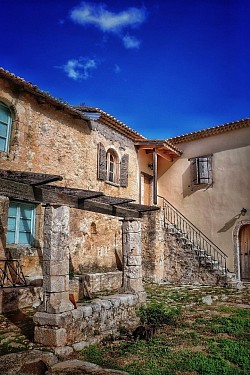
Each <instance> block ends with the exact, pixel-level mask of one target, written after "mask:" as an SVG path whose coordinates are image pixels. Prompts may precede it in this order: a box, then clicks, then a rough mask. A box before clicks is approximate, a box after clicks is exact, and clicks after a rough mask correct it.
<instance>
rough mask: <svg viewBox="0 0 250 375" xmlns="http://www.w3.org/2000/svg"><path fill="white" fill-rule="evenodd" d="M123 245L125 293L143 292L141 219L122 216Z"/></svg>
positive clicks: (123, 286)
mask: <svg viewBox="0 0 250 375" xmlns="http://www.w3.org/2000/svg"><path fill="white" fill-rule="evenodd" d="M122 246H123V283H122V291H123V292H125V293H131V292H133V293H138V292H143V291H144V288H143V284H142V255H141V221H140V220H139V219H134V218H124V219H123V221H122Z"/></svg>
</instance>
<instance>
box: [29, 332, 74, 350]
mask: <svg viewBox="0 0 250 375" xmlns="http://www.w3.org/2000/svg"><path fill="white" fill-rule="evenodd" d="M34 340H35V342H37V343H39V344H42V345H44V346H48V347H55V346H65V345H66V344H67V335H66V329H65V328H58V329H54V328H46V327H35V336H34Z"/></svg>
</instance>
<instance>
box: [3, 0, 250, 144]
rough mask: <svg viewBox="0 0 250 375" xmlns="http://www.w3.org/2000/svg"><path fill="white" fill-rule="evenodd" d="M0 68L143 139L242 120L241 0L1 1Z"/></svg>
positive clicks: (248, 9)
mask: <svg viewBox="0 0 250 375" xmlns="http://www.w3.org/2000/svg"><path fill="white" fill-rule="evenodd" d="M0 5H1V8H0V9H1V22H0V35H1V52H0V65H1V66H2V67H3V68H4V69H6V70H9V71H10V72H12V73H14V74H16V75H18V76H21V77H22V78H24V79H25V80H27V81H30V82H32V83H34V84H36V85H37V86H39V88H40V89H42V90H45V91H48V92H49V93H50V94H51V95H53V96H55V97H57V98H62V99H63V100H64V101H67V102H68V103H69V104H72V105H79V104H83V103H84V104H85V105H87V106H91V107H98V108H101V109H102V110H104V111H106V112H108V113H110V114H112V115H113V116H115V117H116V118H118V119H119V120H121V121H123V122H124V123H125V124H127V125H128V126H130V127H132V128H133V129H135V130H137V131H138V132H139V133H141V134H143V135H144V136H146V137H148V138H153V139H156V138H157V139H166V138H169V137H172V136H175V135H180V134H183V133H187V132H191V131H195V130H199V129H203V128H206V127H210V126H216V125H219V124H223V123H226V122H231V121H235V120H240V119H242V118H246V117H250V114H249V110H250V73H249V67H250V28H249V19H250V1H249V0H164V1H163V0H162V1H151V0H144V1H138V0H127V1H123V0H119V1H117V0H116V1H115V0H106V1H105V0H104V1H97V0H95V1H78V0H60V1H59V0H43V1H40V0H39V1H37V0H8V1H7V0H0Z"/></svg>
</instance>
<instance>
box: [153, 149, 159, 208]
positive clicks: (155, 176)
mask: <svg viewBox="0 0 250 375" xmlns="http://www.w3.org/2000/svg"><path fill="white" fill-rule="evenodd" d="M157 167H158V164H157V152H156V149H155V148H154V149H153V203H154V204H157V179H158V172H157Z"/></svg>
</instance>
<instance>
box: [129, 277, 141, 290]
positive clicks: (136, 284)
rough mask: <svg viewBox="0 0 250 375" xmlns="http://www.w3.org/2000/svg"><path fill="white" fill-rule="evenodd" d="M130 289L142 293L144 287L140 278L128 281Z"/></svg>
mask: <svg viewBox="0 0 250 375" xmlns="http://www.w3.org/2000/svg"><path fill="white" fill-rule="evenodd" d="M130 288H131V289H132V290H133V291H134V292H143V291H144V287H143V283H142V278H138V279H130Z"/></svg>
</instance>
